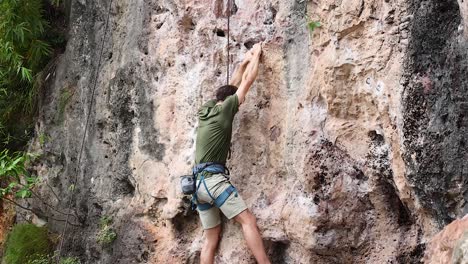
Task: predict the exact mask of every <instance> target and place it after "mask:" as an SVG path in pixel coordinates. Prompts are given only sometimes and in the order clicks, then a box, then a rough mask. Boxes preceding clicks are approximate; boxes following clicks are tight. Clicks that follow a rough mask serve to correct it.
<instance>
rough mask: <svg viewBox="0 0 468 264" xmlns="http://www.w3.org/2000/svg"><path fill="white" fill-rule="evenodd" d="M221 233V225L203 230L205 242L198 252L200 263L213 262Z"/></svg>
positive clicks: (208, 263)
mask: <svg viewBox="0 0 468 264" xmlns="http://www.w3.org/2000/svg"><path fill="white" fill-rule="evenodd" d="M220 234H221V225H218V226H216V227H213V228H210V229H206V230H205V242H204V243H203V248H202V251H201V254H200V263H201V264H213V263H214V256H215V253H216V249H217V248H218V243H219V238H220Z"/></svg>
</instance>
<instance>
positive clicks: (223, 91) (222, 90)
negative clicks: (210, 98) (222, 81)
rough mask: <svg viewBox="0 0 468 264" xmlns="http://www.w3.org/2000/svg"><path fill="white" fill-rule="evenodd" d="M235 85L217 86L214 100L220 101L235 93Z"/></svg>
mask: <svg viewBox="0 0 468 264" xmlns="http://www.w3.org/2000/svg"><path fill="white" fill-rule="evenodd" d="M236 91H237V87H236V86H234V85H224V86H221V87H219V88H218V90H217V91H216V101H217V102H222V101H224V99H226V97H228V96H230V95H233V94H235V93H236Z"/></svg>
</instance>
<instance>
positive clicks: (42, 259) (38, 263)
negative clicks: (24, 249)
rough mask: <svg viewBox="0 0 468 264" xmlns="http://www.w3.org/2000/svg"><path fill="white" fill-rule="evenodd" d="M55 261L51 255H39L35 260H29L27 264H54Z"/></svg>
mask: <svg viewBox="0 0 468 264" xmlns="http://www.w3.org/2000/svg"><path fill="white" fill-rule="evenodd" d="M52 263H53V260H52V258H51V257H50V255H44V254H42V255H37V256H34V259H29V260H28V263H27V264H52Z"/></svg>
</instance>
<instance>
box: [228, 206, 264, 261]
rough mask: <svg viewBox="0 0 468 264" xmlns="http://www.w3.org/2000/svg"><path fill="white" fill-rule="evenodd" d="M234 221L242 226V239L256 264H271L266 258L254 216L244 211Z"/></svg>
mask: <svg viewBox="0 0 468 264" xmlns="http://www.w3.org/2000/svg"><path fill="white" fill-rule="evenodd" d="M234 220H236V221H237V222H238V223H239V224H241V225H242V231H243V232H244V238H245V241H246V242H247V246H249V248H250V250H251V251H252V253H253V255H254V257H255V259H256V260H257V262H258V263H259V264H271V263H270V260H269V259H268V256H267V255H266V252H265V247H264V246H263V241H262V237H261V235H260V232H259V231H258V227H257V220H255V216H254V215H253V214H252V213H251V212H250V211H249V210H245V211H243V212H242V213H240V214H238V215H237V216H236V217H234Z"/></svg>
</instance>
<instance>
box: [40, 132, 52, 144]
mask: <svg viewBox="0 0 468 264" xmlns="http://www.w3.org/2000/svg"><path fill="white" fill-rule="evenodd" d="M50 140H51V137H49V136H48V135H47V134H45V133H41V134H39V144H40V145H41V147H42V146H44V144H45V143H46V142H48V141H50Z"/></svg>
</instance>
